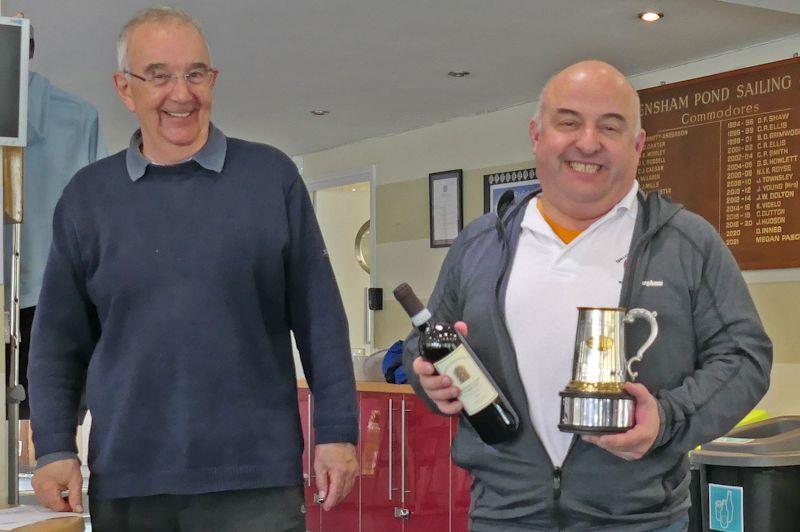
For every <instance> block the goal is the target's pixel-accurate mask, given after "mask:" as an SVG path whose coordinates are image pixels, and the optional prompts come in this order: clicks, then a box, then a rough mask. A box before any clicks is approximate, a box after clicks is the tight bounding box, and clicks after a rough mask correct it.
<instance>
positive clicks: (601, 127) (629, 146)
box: [530, 61, 645, 229]
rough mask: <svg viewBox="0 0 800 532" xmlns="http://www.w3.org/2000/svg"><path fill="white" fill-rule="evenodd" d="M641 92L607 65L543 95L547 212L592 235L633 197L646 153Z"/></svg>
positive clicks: (589, 66)
mask: <svg viewBox="0 0 800 532" xmlns="http://www.w3.org/2000/svg"><path fill="white" fill-rule="evenodd" d="M638 113H639V109H638V105H637V104H636V97H635V92H634V89H633V88H632V87H631V86H630V84H629V83H628V82H627V80H626V79H625V77H624V76H623V75H622V74H621V73H620V72H619V71H617V70H616V69H614V68H613V67H611V66H610V65H608V64H606V63H601V62H599V61H586V62H582V63H578V64H576V65H573V66H571V67H569V68H567V69H566V70H564V71H562V72H561V73H559V74H557V75H556V76H555V77H554V78H553V79H552V80H551V81H550V83H549V84H548V86H547V87H546V88H545V90H544V91H543V95H542V101H541V105H540V112H539V115H538V116H537V118H538V123H537V119H536V118H535V119H534V120H532V121H531V126H530V135H531V140H532V141H533V146H534V154H535V156H536V174H537V175H538V176H539V179H540V181H541V185H542V194H541V201H542V207H543V208H544V209H545V212H546V213H547V214H548V215H549V216H550V217H552V218H553V219H554V220H555V221H556V222H557V223H559V224H561V225H564V226H565V227H568V228H570V229H585V228H586V227H588V226H589V225H591V223H592V222H594V221H595V220H596V219H598V218H600V217H601V216H603V215H604V214H605V213H607V212H608V211H609V210H610V209H611V208H612V207H613V206H614V205H615V204H617V203H618V202H619V201H620V200H621V199H622V198H623V197H624V196H625V194H627V193H628V191H629V190H630V188H631V186H632V185H633V180H634V178H635V177H636V167H637V166H638V164H639V157H640V155H641V153H642V147H643V146H644V137H645V135H644V131H637V129H638V124H639V121H638V119H637V117H638Z"/></svg>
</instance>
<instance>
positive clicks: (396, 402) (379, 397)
mask: <svg viewBox="0 0 800 532" xmlns="http://www.w3.org/2000/svg"><path fill="white" fill-rule="evenodd" d="M401 408H402V395H399V394H387V393H372V392H362V393H360V394H359V415H360V423H361V426H360V429H361V438H360V439H361V450H360V456H361V460H360V467H361V471H360V473H361V475H360V476H361V531H362V532H402V530H403V521H402V519H399V518H396V517H395V514H394V510H395V508H400V476H399V475H400V455H401V452H400V451H401V449H400V445H401V440H400V420H401V416H400V409H401Z"/></svg>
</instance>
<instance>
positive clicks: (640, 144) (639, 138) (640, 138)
mask: <svg viewBox="0 0 800 532" xmlns="http://www.w3.org/2000/svg"><path fill="white" fill-rule="evenodd" d="M646 137H647V134H646V133H645V132H644V129H641V130H639V134H638V135H636V153H637V154H638V155H639V156H641V155H642V150H643V149H644V141H645V138H646Z"/></svg>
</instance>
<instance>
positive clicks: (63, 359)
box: [28, 196, 99, 456]
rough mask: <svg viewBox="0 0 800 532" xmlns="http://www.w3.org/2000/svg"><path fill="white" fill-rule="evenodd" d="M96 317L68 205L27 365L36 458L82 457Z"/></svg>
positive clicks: (60, 208) (56, 232) (59, 221)
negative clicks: (79, 441) (80, 430)
mask: <svg viewBox="0 0 800 532" xmlns="http://www.w3.org/2000/svg"><path fill="white" fill-rule="evenodd" d="M98 338H99V325H98V320H97V313H96V311H95V308H94V305H93V304H92V302H91V300H90V298H89V296H88V294H87V291H86V272H85V269H84V266H83V263H82V262H81V258H80V249H79V242H78V237H77V232H76V228H75V225H74V223H73V221H72V220H71V218H70V216H69V213H68V208H67V201H66V200H65V196H62V198H61V200H59V202H58V205H57V206H56V209H55V213H54V215H53V240H52V244H51V246H50V253H49V256H48V259H47V266H46V268H45V273H44V280H43V283H42V291H41V294H40V296H39V302H38V305H37V309H36V314H35V317H34V323H33V330H32V333H31V345H30V354H29V363H28V386H29V393H30V405H31V424H32V426H33V428H34V430H33V439H34V443H35V446H36V455H37V456H44V455H47V454H50V453H60V452H73V453H75V452H77V447H76V443H75V433H76V427H77V425H78V408H79V403H80V397H81V391H82V390H83V387H84V383H85V380H86V368H87V367H88V364H89V359H90V358H91V355H92V352H93V351H94V347H95V344H96V343H97V340H98Z"/></svg>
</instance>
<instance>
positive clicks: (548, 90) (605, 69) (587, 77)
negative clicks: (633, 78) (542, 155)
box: [534, 59, 642, 135]
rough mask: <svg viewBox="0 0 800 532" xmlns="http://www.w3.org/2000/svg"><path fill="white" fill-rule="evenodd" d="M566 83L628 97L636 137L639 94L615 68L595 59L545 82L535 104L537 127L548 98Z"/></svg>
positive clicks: (638, 129)
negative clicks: (592, 85)
mask: <svg viewBox="0 0 800 532" xmlns="http://www.w3.org/2000/svg"><path fill="white" fill-rule="evenodd" d="M567 83H597V84H599V85H606V86H607V87H608V88H609V89H610V90H618V91H620V93H621V94H623V95H625V96H627V97H629V98H630V111H631V116H632V117H633V119H634V128H633V130H634V133H635V134H636V135H638V134H639V132H640V131H641V129H642V119H641V116H640V115H639V93H638V92H636V89H634V88H633V85H631V83H630V81H628V78H626V77H625V75H624V74H623V73H622V72H620V71H619V70H617V68H616V67H614V66H613V65H610V64H608V63H606V62H604V61H598V60H595V59H589V60H586V61H580V62H578V63H575V64H573V65H570V66H568V67H567V68H565V69H564V70H562V71H560V72H558V73H557V74H555V75H554V76H553V77H551V78H550V79H549V80H547V83H545V85H544V88H542V92H541V93H539V101H538V102H537V103H536V114H535V115H534V121H535V122H536V124H537V127H541V115H542V108H543V106H545V105H547V104H548V103H549V99H548V96H549V95H550V94H552V92H554V91H555V92H558V90H559V89H560V88H562V87H563V86H564V84H567Z"/></svg>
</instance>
